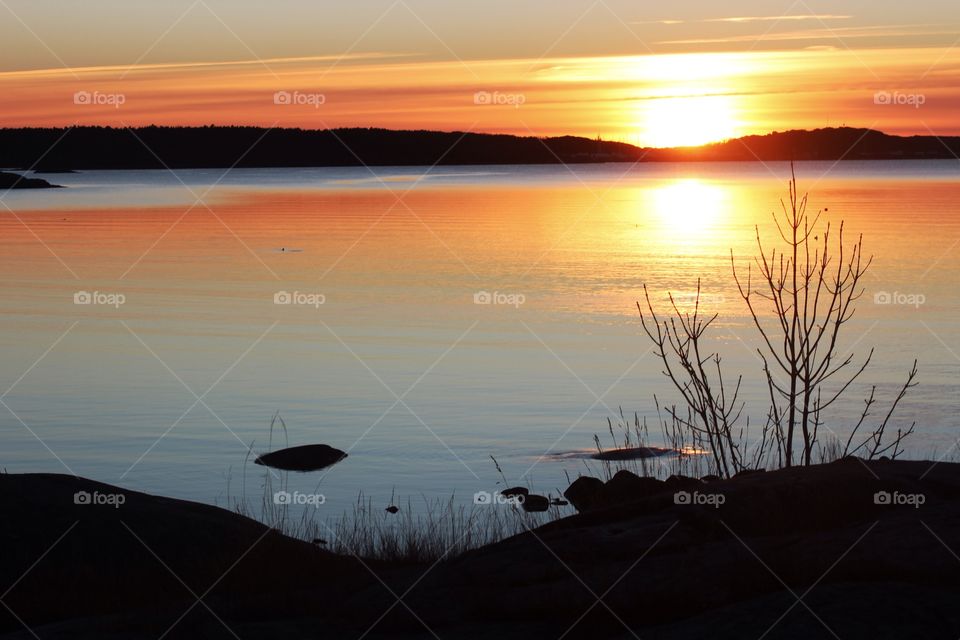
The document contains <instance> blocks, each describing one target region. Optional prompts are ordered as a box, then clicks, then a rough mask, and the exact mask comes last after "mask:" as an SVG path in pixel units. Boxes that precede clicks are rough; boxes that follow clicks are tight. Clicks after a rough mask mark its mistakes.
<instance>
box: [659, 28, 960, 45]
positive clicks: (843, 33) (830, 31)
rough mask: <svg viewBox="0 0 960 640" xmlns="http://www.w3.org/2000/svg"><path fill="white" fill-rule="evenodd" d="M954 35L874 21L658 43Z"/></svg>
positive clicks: (953, 32)
mask: <svg viewBox="0 0 960 640" xmlns="http://www.w3.org/2000/svg"><path fill="white" fill-rule="evenodd" d="M947 35H954V36H955V35H956V30H955V29H953V30H951V29H944V28H942V27H939V26H936V25H928V24H917V25H909V24H907V25H876V26H870V27H821V28H817V29H797V30H793V31H778V32H768V33H747V34H738V35H731V36H719V37H715V38H684V39H678V40H663V41H661V42H659V44H670V45H691V44H736V43H744V42H749V43H755V42H789V41H796V40H821V39H824V38H832V39H837V40H844V39H848V38H851V39H852V38H907V37H916V36H947Z"/></svg>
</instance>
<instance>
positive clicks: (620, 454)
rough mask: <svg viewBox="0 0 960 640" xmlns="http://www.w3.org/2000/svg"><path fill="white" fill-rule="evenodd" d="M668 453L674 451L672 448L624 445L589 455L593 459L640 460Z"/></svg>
mask: <svg viewBox="0 0 960 640" xmlns="http://www.w3.org/2000/svg"><path fill="white" fill-rule="evenodd" d="M668 453H674V450H673V449H661V448H659V447H626V448H623V449H608V450H607V451H598V452H597V453H594V454H593V455H591V456H590V457H591V458H593V459H594V460H640V459H643V458H656V457H658V456H662V455H665V454H668Z"/></svg>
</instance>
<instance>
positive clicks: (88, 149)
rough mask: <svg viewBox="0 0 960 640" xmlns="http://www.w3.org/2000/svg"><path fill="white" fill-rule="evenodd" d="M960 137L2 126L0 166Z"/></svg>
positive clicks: (870, 144)
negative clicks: (640, 139)
mask: <svg viewBox="0 0 960 640" xmlns="http://www.w3.org/2000/svg"><path fill="white" fill-rule="evenodd" d="M958 157H960V136H953V137H937V136H912V137H901V136H891V135H888V134H885V133H882V132H880V131H874V130H870V129H855V128H849V127H844V128H835V129H816V130H812V131H806V130H803V131H801V130H796V131H787V132H774V133H770V134H766V135H755V136H746V137H743V138H736V139H733V140H727V141H724V142H718V143H714V144H708V145H704V146H701V147H678V148H667V149H653V148H641V147H636V146H633V145H630V144H626V143H622V142H611V141H605V140H600V139H596V140H591V139H588V138H581V137H575V136H562V137H553V138H536V137H519V136H512V135H506V134H485V133H463V132H440V131H395V130H387V129H363V128H352V129H332V130H326V129H324V130H306V129H264V128H259V127H221V126H216V127H213V126H210V127H153V126H151V127H140V128H134V129H123V128H119V129H115V128H110V127H70V128H20V129H0V166H2V167H9V168H18V169H19V170H29V169H33V170H34V171H35V172H37V173H65V172H69V171H83V170H98V169H114V170H120V169H225V168H235V167H236V168H320V167H359V166H367V167H391V166H392V167H411V166H430V167H432V166H508V165H556V164H571V165H572V164H604V163H615V162H616V163H623V162H626V163H639V162H643V163H648V162H669V163H679V162H683V163H690V162H758V161H759V162H780V161H804V160H812V161H846V160H944V159H956V158H958Z"/></svg>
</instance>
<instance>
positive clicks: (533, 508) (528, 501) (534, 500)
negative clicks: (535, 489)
mask: <svg viewBox="0 0 960 640" xmlns="http://www.w3.org/2000/svg"><path fill="white" fill-rule="evenodd" d="M522 504H523V510H524V511H528V512H530V513H539V512H541V511H546V510H547V509H549V508H550V500H549V498H547V497H546V496H541V495H537V494H535V493H531V494H530V495H528V496H526V497H525V498H524V499H523V503H522Z"/></svg>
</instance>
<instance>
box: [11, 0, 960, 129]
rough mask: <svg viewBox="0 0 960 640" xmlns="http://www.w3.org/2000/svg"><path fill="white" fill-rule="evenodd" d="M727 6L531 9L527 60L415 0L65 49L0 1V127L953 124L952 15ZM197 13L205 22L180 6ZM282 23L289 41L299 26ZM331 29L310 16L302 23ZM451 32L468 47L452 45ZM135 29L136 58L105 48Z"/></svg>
mask: <svg viewBox="0 0 960 640" xmlns="http://www.w3.org/2000/svg"><path fill="white" fill-rule="evenodd" d="M97 4H98V3H93V5H91V6H94V5H97ZM99 4H104V3H99ZM106 4H109V3H106ZM494 4H497V3H494ZM691 4H700V3H691ZM733 4H734V5H737V4H738V3H733ZM739 4H740V5H742V6H739V7H738V6H731V7H729V8H728V9H727V11H726V12H725V13H722V14H719V15H717V14H711V13H707V12H706V9H703V8H701V10H700V13H699V14H697V16H699V17H697V16H690V15H686V17H682V18H680V17H678V18H669V17H665V16H666V14H663V13H661V14H658V15H656V16H650V19H648V20H643V19H639V18H644V17H646V16H638V15H634V14H635V11H634V14H628V13H627V11H628V8H627V7H626V6H621V5H620V4H618V3H612V5H610V6H609V9H610V10H609V11H604V12H603V13H604V14H606V15H605V19H603V20H601V19H600V18H604V16H598V15H594V13H596V12H595V11H589V12H586V13H584V11H583V9H586V8H588V7H590V6H591V5H589V4H584V5H583V7H582V8H581V12H580V14H581V19H580V20H579V21H576V20H570V24H568V25H566V28H565V29H562V30H561V29H560V27H562V26H563V24H564V23H563V22H562V21H560V22H557V21H554V22H556V24H554V23H553V22H551V23H550V25H549V26H550V33H548V34H547V37H546V38H545V40H544V41H545V42H547V43H548V46H546V47H545V50H544V51H543V53H542V55H533V54H530V53H529V51H528V50H529V49H530V46H527V45H521V44H518V43H513V44H511V42H512V40H511V31H510V30H509V29H507V30H506V32H505V35H504V37H503V44H502V45H500V46H498V47H495V46H492V45H490V46H488V47H486V48H484V47H481V46H479V45H478V44H477V43H476V42H475V41H474V38H472V37H471V38H468V37H467V36H466V35H464V36H462V40H461V38H454V37H451V36H450V33H446V35H447V36H448V37H446V38H444V37H442V36H441V35H440V34H439V33H438V32H437V29H440V26H436V28H434V26H431V23H430V20H432V19H433V20H435V21H436V22H435V25H448V31H450V30H451V29H453V27H449V25H453V26H454V27H457V28H460V27H462V25H461V24H460V23H458V22H457V21H456V20H455V18H451V16H450V15H448V14H443V13H442V12H441V11H440V9H435V11H433V12H431V7H432V6H433V5H430V3H427V5H429V6H426V5H424V3H416V2H411V4H409V5H408V4H405V3H401V5H402V7H401V8H400V9H397V8H396V7H397V5H396V3H395V4H394V5H392V6H394V7H395V8H394V9H392V10H388V11H386V12H381V14H380V15H379V18H378V16H377V14H375V13H372V14H370V15H369V16H366V15H364V16H358V15H355V14H356V13H357V12H353V13H352V14H351V12H345V13H344V15H343V18H342V21H343V23H344V25H347V24H349V25H350V26H351V28H354V29H357V28H360V27H361V26H362V25H363V24H364V22H363V20H364V19H366V18H369V20H370V22H369V24H367V25H366V28H367V31H365V32H364V31H360V35H361V36H363V35H364V33H366V34H370V37H369V38H366V37H361V38H360V39H355V40H354V42H353V43H352V44H348V45H346V46H345V47H343V48H342V49H340V50H335V49H336V47H332V46H329V45H328V44H327V45H324V46H321V45H320V44H319V43H315V44H314V46H313V47H311V46H309V45H306V44H305V45H303V46H301V47H299V48H298V47H295V46H293V45H289V46H286V47H284V46H268V45H264V44H262V43H261V42H260V41H259V40H258V39H257V38H258V34H259V32H258V31H256V30H255V29H254V30H252V31H249V32H244V31H243V29H240V28H239V27H237V28H236V29H235V28H234V27H233V26H231V24H228V23H227V22H226V20H224V19H223V18H222V17H221V16H220V14H219V13H218V9H219V10H220V11H223V10H224V9H223V8H222V7H219V6H217V5H214V4H213V3H211V4H209V5H208V4H204V3H202V2H201V3H200V5H197V3H196V2H195V3H194V4H193V5H186V7H187V9H188V10H187V11H186V12H185V13H184V12H183V8H180V9H181V11H180V12H179V15H180V17H181V19H180V20H179V21H174V18H176V17H177V13H178V12H176V11H174V12H172V13H171V16H172V17H170V16H167V17H168V18H170V22H171V23H172V24H168V25H166V27H165V29H166V30H164V29H161V28H160V26H162V25H163V22H158V24H157V26H156V31H157V33H156V34H151V36H154V37H148V36H147V35H146V34H144V35H136V37H134V36H133V35H131V34H130V33H127V34H126V35H123V34H124V32H123V30H122V29H117V28H114V29H112V30H106V31H104V32H103V34H102V37H103V38H104V46H103V47H93V46H92V45H91V44H90V43H88V44H87V46H86V47H84V46H78V43H77V42H75V41H74V40H75V37H68V36H66V35H65V34H63V33H61V32H60V31H58V30H57V29H54V28H53V27H57V26H62V25H60V21H58V19H57V18H56V17H54V16H53V15H46V14H38V15H33V14H30V12H29V11H28V9H27V6H26V5H17V3H11V7H10V8H9V10H10V12H11V14H12V19H10V20H7V21H5V22H4V23H3V25H4V26H3V27H2V31H4V32H10V35H11V37H14V36H15V37H16V38H19V43H20V44H21V45H22V46H21V48H20V49H19V50H17V51H16V52H14V53H11V50H10V49H7V51H6V52H5V53H4V56H3V58H2V63H3V65H4V69H6V70H5V71H0V106H2V109H0V126H32V125H59V126H63V125H71V124H105V125H114V126H134V125H146V124H187V125H200V124H255V125H263V126H300V127H309V128H325V127H339V126H379V127H389V128H429V129H442V130H474V131H485V132H508V133H516V134H523V135H527V134H531V135H532V134H536V135H561V134H575V135H585V136H597V135H601V136H603V137H604V138H607V139H617V140H623V141H627V142H632V143H635V144H642V145H654V146H666V145H677V144H698V143H702V142H706V141H711V140H717V139H722V138H727V137H733V136H739V135H744V134H748V133H763V132H767V131H771V130H783V129H789V128H813V127H822V126H840V125H844V124H845V125H848V126H863V127H874V128H878V129H882V130H885V131H888V132H891V133H903V134H910V133H920V134H928V133H930V132H934V133H937V134H941V135H947V134H960V121H958V119H957V118H956V114H957V111H958V108H960V73H958V71H960V49H958V48H956V47H953V46H951V43H950V40H951V38H952V37H953V35H952V34H954V33H958V34H960V30H958V29H956V28H953V29H952V30H951V27H950V24H949V22H944V23H941V24H937V23H933V22H917V23H913V24H892V23H888V22H889V20H890V19H893V18H898V17H899V16H892V15H890V16H883V17H886V18H887V19H888V21H887V22H884V21H878V20H876V19H872V20H871V19H869V18H871V16H870V15H868V14H865V13H864V9H863V8H862V7H863V6H866V5H862V6H861V10H860V13H859V14H856V13H855V12H854V11H849V12H837V11H831V12H819V11H818V12H814V11H813V10H810V11H807V5H805V4H804V3H802V2H801V3H799V4H798V3H793V4H794V5H795V6H794V8H793V10H792V11H787V12H783V11H782V8H781V10H780V11H779V12H778V11H771V10H768V11H767V13H760V12H759V11H757V9H758V7H757V6H754V5H755V4H756V3H750V2H740V3H739ZM772 4H773V3H769V4H768V5H763V6H771V5H772ZM811 4H812V3H811ZM834 4H835V5H836V4H838V3H834ZM839 4H847V5H849V4H851V3H849V2H847V3H839ZM931 4H932V5H936V4H938V3H936V2H934V3H931ZM15 5H16V6H15ZM201 5H202V6H201ZM421 5H424V6H421ZM387 6H388V7H389V6H390V5H387ZM594 6H596V5H594ZM703 6H707V5H703ZM191 7H192V8H191ZM603 7H608V5H606V4H604V5H603ZM786 7H787V8H788V9H789V8H790V5H789V4H788V5H786ZM847 8H852V7H847ZM686 9H687V14H688V13H689V7H687V8H686ZM736 9H742V12H737V11H736ZM417 10H419V12H418V11H417ZM615 11H616V12H622V14H621V13H614V12H615ZM877 11H878V12H879V11H880V10H879V9H878V10H877ZM21 12H22V15H21ZM200 13H202V14H203V15H202V16H199V17H203V18H204V19H205V20H206V21H204V20H199V17H196V19H194V18H195V16H194V14H200ZM348 14H350V15H348ZM682 14H684V12H683V11H680V12H678V13H677V14H676V15H678V16H679V15H682ZM245 15H246V14H245ZM684 15H685V14H684ZM945 15H947V14H945ZM68 17H69V16H68ZM230 17H231V19H232V20H233V21H234V22H233V23H232V24H233V25H236V24H245V23H243V22H238V21H239V18H238V17H236V16H230ZM247 17H248V18H250V16H249V15H247ZM876 17H877V16H873V18H876ZM377 18H378V19H377ZM441 18H442V19H441ZM63 19H64V18H60V19H59V20H61V21H62V20H63ZM469 19H470V16H468V15H466V14H464V15H463V16H462V20H461V22H462V21H469ZM28 20H29V21H28ZM118 20H119V18H118ZM264 20H266V18H264ZM283 24H284V23H282V22H281V23H277V24H276V26H275V27H274V28H275V29H276V30H277V31H275V32H274V33H273V37H274V40H277V39H282V35H283V28H284V26H283ZM286 24H287V25H288V28H289V33H290V39H291V40H292V41H297V40H298V38H299V37H300V35H301V32H302V29H303V25H302V24H299V23H297V22H296V21H294V20H290V21H289V22H287V23H286ZM691 24H692V25H693V26H689V25H691ZM337 26H338V25H336V24H332V23H330V22H329V20H328V21H326V22H323V23H322V24H321V25H319V26H318V29H319V31H318V33H322V34H327V33H330V34H332V33H335V32H336V31H337ZM477 26H478V28H483V27H484V26H485V22H484V20H483V19H478V22H477ZM143 28H144V25H143V24H141V23H136V24H133V23H131V25H130V29H131V31H133V32H136V31H137V29H143ZM414 28H416V31H415V32H413V30H414ZM378 29H379V30H385V34H379V35H378V32H377V30H378ZM491 29H492V27H491ZM544 29H546V27H544ZM261 30H262V29H261ZM558 30H559V31H558ZM624 31H626V32H627V33H628V34H629V35H630V36H631V37H632V38H633V45H632V46H630V45H629V44H625V42H624V41H623V39H622V38H623V37H624V34H623V32H624ZM583 32H585V33H583ZM224 33H226V34H227V36H228V37H227V38H226V40H225V39H224ZM491 33H493V31H491ZM205 34H209V37H204V35H205ZM398 34H401V35H403V37H400V35H398ZM606 34H609V37H607V35H606ZM614 34H616V35H614ZM157 36H159V37H157ZM641 36H643V37H641ZM541 39H543V38H541ZM171 41H172V43H174V44H175V45H176V46H171ZM227 41H230V42H232V46H230V47H228V46H227V45H226V42H227ZM551 41H553V42H554V44H553V46H549V43H550V42H551ZM249 42H256V43H257V46H258V49H259V50H254V48H253V46H252V45H250V44H249ZM318 42H322V38H320V39H319V40H318ZM461 42H462V51H466V52H468V53H463V54H461V53H460V52H458V51H457V50H456V48H457V47H458V45H460V44H461ZM571 43H572V44H571ZM591 43H594V44H592V45H591ZM138 44H139V46H140V49H142V50H143V51H142V52H141V54H140V55H139V56H137V57H135V58H133V59H132V60H129V59H127V60H124V61H123V62H121V61H120V60H121V59H123V58H129V56H130V55H132V53H130V54H127V53H126V52H127V50H128V49H129V51H130V52H134V51H137V45H138ZM528 44H529V43H528ZM417 45H420V46H419V47H418V46H417ZM237 49H239V50H237ZM58 50H59V51H58ZM111 50H113V52H114V53H113V54H110V51H111ZM533 50H534V51H535V50H536V49H533ZM104 52H106V53H104ZM120 52H123V55H121V53H120ZM516 53H524V54H526V55H511V54H516ZM269 54H283V55H269ZM293 54H297V55H293ZM51 58H52V61H51ZM51 62H52V63H51Z"/></svg>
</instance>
